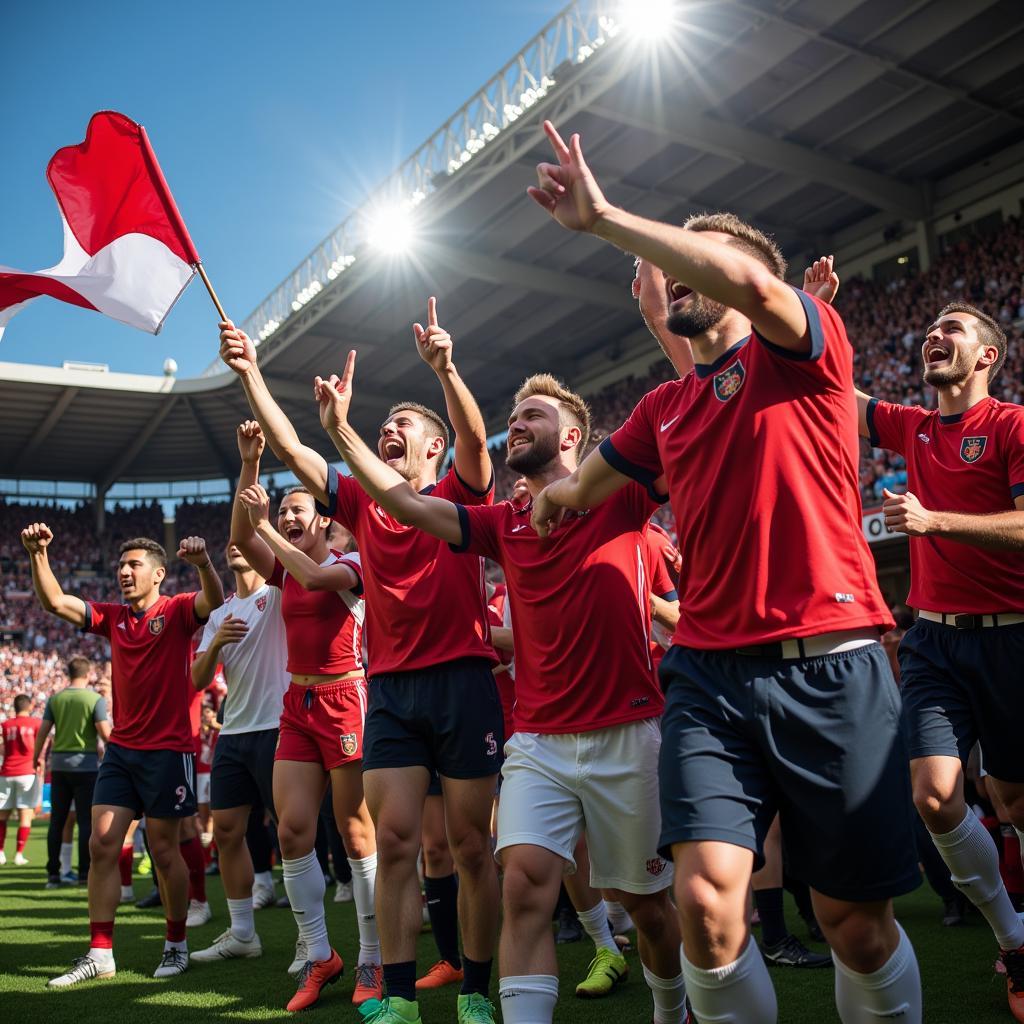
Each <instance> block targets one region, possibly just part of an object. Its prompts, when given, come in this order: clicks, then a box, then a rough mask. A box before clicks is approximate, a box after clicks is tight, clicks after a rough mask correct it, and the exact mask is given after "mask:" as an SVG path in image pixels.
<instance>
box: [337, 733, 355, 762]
mask: <svg viewBox="0 0 1024 1024" xmlns="http://www.w3.org/2000/svg"><path fill="white" fill-rule="evenodd" d="M358 749H359V740H357V739H356V734H355V733H354V732H347V733H345V734H344V736H342V737H341V752H342V753H343V754H344V755H345V756H346V757H351V756H352V755H353V754H354V753H355V752H356V751H357V750H358Z"/></svg>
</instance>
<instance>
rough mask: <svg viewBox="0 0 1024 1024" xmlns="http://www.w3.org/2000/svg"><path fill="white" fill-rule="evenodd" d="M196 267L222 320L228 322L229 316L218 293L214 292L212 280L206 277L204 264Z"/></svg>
mask: <svg viewBox="0 0 1024 1024" xmlns="http://www.w3.org/2000/svg"><path fill="white" fill-rule="evenodd" d="M194 266H195V268H196V270H198V271H199V276H200V277H201V278H202V279H203V284H205V285H206V290H207V291H208V292H209V293H210V298H211V299H213V304H214V305H215V306H216V307H217V312H218V313H220V318H221V320H227V318H228V315H227V313H225V312H224V307H223V306H222V305H221V304H220V299H218V298H217V293H216V292H215V291H214V290H213V285H212V284H210V279H209V278H208V277H207V276H206V271H205V270H204V269H203V265H202V263H196V264H194Z"/></svg>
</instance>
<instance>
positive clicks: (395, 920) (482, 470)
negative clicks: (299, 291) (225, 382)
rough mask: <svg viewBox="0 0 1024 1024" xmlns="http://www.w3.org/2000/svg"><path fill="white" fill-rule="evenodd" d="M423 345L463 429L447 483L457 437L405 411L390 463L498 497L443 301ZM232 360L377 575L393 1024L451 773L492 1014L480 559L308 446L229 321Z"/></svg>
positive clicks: (378, 779)
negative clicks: (391, 508) (410, 523)
mask: <svg viewBox="0 0 1024 1024" xmlns="http://www.w3.org/2000/svg"><path fill="white" fill-rule="evenodd" d="M413 332H414V336H415V341H416V348H417V351H418V352H419V354H420V356H421V357H422V358H423V360H424V361H425V362H426V363H427V364H428V365H429V366H430V367H431V369H432V370H433V371H434V372H435V374H436V375H437V378H438V381H439V382H440V384H441V388H442V390H443V392H444V396H445V403H446V406H447V411H448V418H449V419H450V420H451V423H452V426H453V427H454V428H455V435H456V441H455V459H454V462H453V465H452V468H451V470H450V471H449V472H448V474H447V475H446V476H445V477H444V478H443V479H441V480H440V481H438V471H439V469H440V467H441V466H442V464H443V460H444V455H445V451H446V449H447V447H448V429H447V427H446V425H445V423H444V421H443V420H442V419H441V417H440V416H438V415H437V413H435V412H433V411H432V410H430V409H427V408H425V407H424V406H421V405H418V404H416V403H414V402H413V403H410V402H405V403H398V404H396V405H394V406H393V407H392V409H391V410H390V411H389V413H388V415H387V417H386V418H385V420H384V422H383V423H382V424H381V428H380V438H379V440H378V444H377V451H378V455H379V456H380V460H381V462H382V463H386V464H387V465H389V466H391V467H393V468H394V469H395V470H396V471H397V472H398V473H399V474H400V475H401V476H402V477H403V478H404V479H405V480H407V481H409V482H410V483H411V484H412V486H413V487H414V488H415V489H416V490H425V491H434V492H436V493H437V494H438V495H444V496H445V497H449V498H452V499H454V500H457V501H461V502H464V503H465V504H467V505H476V504H489V503H490V502H491V501H492V500H493V472H492V468H491V462H490V457H489V456H488V454H487V432H486V430H485V428H484V422H483V417H482V416H481V415H480V410H479V409H478V408H477V405H476V402H475V401H474V399H473V396H472V395H471V394H470V392H469V389H468V388H467V387H466V385H465V383H464V382H463V381H462V378H461V377H460V376H459V373H458V371H457V369H456V366H455V362H454V360H453V358H452V351H453V344H452V339H451V337H450V335H449V334H448V333H447V332H446V331H445V330H444V329H443V328H441V327H440V326H439V325H438V322H437V308H436V303H435V301H434V299H433V298H431V299H430V301H429V303H428V309H427V326H426V328H425V329H424V328H423V327H421V326H420V325H419V324H416V325H414V328H413ZM221 358H222V359H223V360H224V361H225V362H226V363H227V364H228V366H230V367H231V368H232V369H233V370H234V371H235V372H236V373H237V374H238V375H239V377H240V379H241V382H242V385H243V387H244V388H245V392H246V396H247V397H248V399H249V404H250V406H251V407H252V410H253V413H254V414H255V416H256V418H257V419H258V420H259V421H260V425H261V426H262V428H263V431H264V433H265V434H266V437H267V441H268V442H269V444H270V446H271V448H273V450H274V452H275V453H276V454H277V455H278V457H279V458H281V460H282V461H283V462H284V463H285V464H286V465H287V466H288V467H289V469H291V470H292V472H294V473H295V475H296V476H297V477H298V478H299V480H300V481H302V483H303V484H304V485H305V486H306V487H307V488H308V489H309V490H310V491H311V492H312V493H313V494H314V495H315V496H316V498H317V500H318V501H319V502H320V503H321V510H322V511H324V512H326V513H327V514H329V515H331V516H332V517H333V518H334V519H336V520H337V521H339V522H340V523H341V524H342V525H343V526H345V527H346V528H347V529H348V530H349V531H350V532H351V533H352V534H353V535H354V536H355V538H356V542H357V544H358V546H359V551H360V554H361V556H362V559H363V566H364V567H365V569H366V577H365V586H366V595H365V596H366V613H367V632H366V637H367V648H368V654H369V669H370V672H369V707H368V709H367V715H366V731H365V735H364V750H363V771H364V785H365V789H366V800H367V804H368V806H369V808H370V813H371V815H372V817H373V819H374V824H375V825H376V828H377V831H378V834H379V836H380V839H379V846H378V868H377V870H378V875H379V879H380V884H379V885H378V886H377V922H378V926H379V929H380V942H381V954H382V959H383V973H384V982H385V990H386V991H387V993H388V999H387V1000H386V1001H385V1003H384V1004H383V1005H382V1006H381V1007H380V1008H379V1013H380V1020H379V1021H378V1019H377V1018H374V1024H389V1022H391V1021H401V1022H409V1024H413V1022H416V1021H418V1020H419V1010H418V1007H417V1004H416V989H415V985H416V960H415V958H416V939H417V936H418V935H419V931H420V920H421V919H420V913H419V907H420V905H421V902H420V896H419V880H418V876H417V872H416V860H417V855H418V852H419V846H420V835H421V816H422V810H423V801H424V798H425V795H426V792H427V787H428V785H429V782H430V778H431V773H432V772H435V771H436V772H437V773H438V774H439V775H440V776H441V780H442V788H443V795H444V801H445V816H446V820H447V827H448V838H449V841H450V844H451V847H452V856H453V858H454V860H455V866H456V869H457V871H458V875H459V909H460V916H459V921H460V926H461V931H462V941H463V953H464V955H463V958H462V961H463V981H462V991H461V993H460V995H459V997H458V1013H459V1021H460V1022H462V1021H464V1020H473V1021H485V1020H489V1019H491V1017H492V1016H493V1008H491V1006H490V1003H489V1002H488V1000H487V990H488V987H489V983H490V974H491V959H492V957H493V953H494V942H495V937H496V935H497V926H498V909H499V903H500V896H499V892H498V879H497V872H496V870H495V866H494V860H493V858H492V857H491V850H490V816H491V806H492V802H493V798H494V787H495V781H496V777H497V772H498V768H499V766H500V763H501V746H502V719H501V703H500V701H499V699H498V693H497V688H496V686H495V683H494V677H493V675H492V674H491V666H492V665H493V663H494V650H493V648H492V647H491V645H490V643H489V638H488V624H487V612H486V607H485V603H484V594H483V560H482V559H477V560H473V559H464V558H458V557H456V556H455V555H453V554H452V552H450V551H449V550H448V547H447V545H445V544H442V543H440V542H439V541H437V540H435V539H434V538H432V537H428V536H425V535H424V534H422V533H420V532H419V531H418V530H411V529H409V528H408V527H405V526H403V525H402V524H401V523H398V522H396V521H395V520H394V519H393V518H392V517H391V516H389V515H388V514H387V512H385V510H384V509H383V507H381V506H380V505H378V504H377V503H376V502H375V501H374V500H373V499H372V498H371V497H369V496H368V495H367V494H366V493H365V492H364V491H363V490H362V488H361V487H360V486H359V485H358V484H357V483H356V481H355V480H353V479H352V478H350V477H346V476H341V475H340V474H339V473H337V472H336V471H335V470H333V469H331V468H330V467H329V466H328V464H327V461H326V460H325V459H324V458H323V457H322V456H321V455H319V454H317V453H316V452H315V451H313V449H311V448H307V447H305V446H304V445H302V444H301V443H300V442H299V439H298V436H297V435H296V433H295V430H294V428H293V427H292V425H291V424H290V423H289V422H288V420H287V418H286V417H285V416H284V414H283V413H282V411H281V409H280V408H279V407H278V406H277V404H276V403H275V402H274V400H273V398H272V397H271V395H270V392H269V390H268V389H267V385H266V383H265V381H264V380H263V377H262V375H261V373H260V370H259V367H258V366H257V364H256V349H255V347H254V345H253V343H252V341H251V340H250V339H249V338H248V337H246V335H245V334H244V333H243V332H241V331H238V330H236V329H235V328H234V326H233V325H231V324H230V323H224V324H222V325H221Z"/></svg>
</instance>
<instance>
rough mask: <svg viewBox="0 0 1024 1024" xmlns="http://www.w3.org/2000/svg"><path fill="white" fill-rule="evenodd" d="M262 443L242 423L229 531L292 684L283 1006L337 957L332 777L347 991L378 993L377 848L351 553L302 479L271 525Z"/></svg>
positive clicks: (336, 969)
mask: <svg viewBox="0 0 1024 1024" xmlns="http://www.w3.org/2000/svg"><path fill="white" fill-rule="evenodd" d="M263 445H264V439H263V434H262V432H261V431H260V427H259V424H258V423H255V422H253V421H250V422H247V423H244V424H242V425H241V426H240V427H239V429H238V446H239V451H240V452H241V455H242V471H241V474H240V477H239V484H238V487H239V499H238V500H237V501H236V502H235V505H234V509H233V512H232V520H231V537H232V541H233V542H234V543H235V544H237V545H238V547H239V549H240V550H241V551H242V553H243V554H244V555H245V558H246V561H247V562H248V563H249V565H251V566H252V568H253V569H255V570H256V572H257V573H259V575H260V576H262V577H264V578H265V579H266V580H267V582H268V583H269V584H270V585H271V586H275V587H279V588H280V590H281V607H282V614H283V616H284V622H285V633H286V637H287V645H288V671H289V673H290V674H291V686H290V687H289V688H288V690H287V692H286V693H285V698H284V710H283V711H282V714H281V726H280V734H279V740H278V747H277V753H276V755H275V760H274V805H275V809H276V812H277V818H278V824H277V831H278V838H279V841H280V844H281V854H282V866H283V868H284V883H285V890H286V892H287V893H288V899H289V901H290V902H291V906H292V911H293V912H294V913H295V918H296V922H297V924H298V926H299V943H298V945H297V947H296V958H295V959H296V963H294V964H293V965H292V972H293V973H295V972H298V973H299V987H298V990H297V991H296V993H295V995H294V996H293V997H292V999H291V1000H290V1001H289V1003H288V1005H287V1009H289V1010H302V1009H305V1008H306V1007H308V1006H311V1005H312V1004H313V1003H315V1002H316V1001H317V999H318V998H319V995H320V990H321V989H322V988H323V986H324V985H326V984H329V983H332V982H334V981H335V980H337V978H338V977H340V975H341V973H342V969H343V967H342V961H341V958H340V957H339V956H338V954H337V953H336V952H335V951H334V950H333V949H332V948H331V945H330V942H329V941H328V938H327V926H326V922H325V918H324V891H325V889H324V877H323V872H322V870H321V868H320V865H319V863H318V862H317V859H316V854H315V852H314V843H315V839H316V822H317V815H318V812H319V809H320V803H321V801H322V799H323V795H324V791H325V789H326V787H327V782H328V779H330V780H331V782H332V789H333V794H334V816H335V819H336V821H337V825H338V831H339V832H340V833H341V836H342V839H343V840H344V842H345V848H346V850H347V852H348V854H349V858H350V859H349V864H350V865H351V867H352V879H353V896H354V899H355V903H356V912H357V916H358V922H359V960H358V964H357V967H356V988H355V992H354V993H353V997H352V998H353V1002H355V1003H356V1004H360V1003H362V1002H365V1001H366V1000H368V999H371V998H380V997H381V968H380V945H379V939H378V937H377V928H376V918H375V915H374V882H375V878H376V867H377V848H376V841H375V836H374V830H373V824H372V822H371V820H370V816H369V813H368V812H367V810H366V804H365V802H364V800H363V785H362V763H361V762H362V742H363V719H364V717H365V714H366V680H365V670H364V667H363V657H362V624H363V600H362V596H361V595H362V570H361V568H360V564H359V556H358V555H357V554H355V553H352V554H343V553H342V552H340V551H332V550H331V548H330V546H329V545H328V541H327V528H328V526H329V520H327V519H325V518H323V517H322V516H319V515H318V514H317V512H316V508H315V505H314V500H313V497H312V495H310V494H309V492H308V491H306V490H305V489H304V488H293V489H292V490H290V491H288V492H287V493H286V494H285V496H284V499H283V500H282V502H281V506H280V509H279V511H278V516H277V527H276V528H275V527H274V526H273V525H272V524H271V522H270V499H269V496H268V495H267V492H266V491H265V490H264V489H263V488H262V487H261V486H259V483H258V480H259V457H260V454H261V453H262V450H263Z"/></svg>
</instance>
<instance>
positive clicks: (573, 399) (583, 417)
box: [512, 373, 590, 454]
mask: <svg viewBox="0 0 1024 1024" xmlns="http://www.w3.org/2000/svg"><path fill="white" fill-rule="evenodd" d="M534 395H543V396H544V397H545V398H554V399H555V400H556V401H557V402H558V411H559V414H560V417H561V420H562V422H563V423H566V422H569V423H571V424H572V426H574V427H579V430H580V439H579V443H578V444H577V445H576V452H577V454H578V453H580V452H584V451H586V449H587V442H588V441H589V440H590V406H588V405H587V403H586V402H585V401H584V400H583V399H582V398H581V397H580V396H579V395H577V394H576V392H575V391H570V390H569V389H568V388H567V387H566V386H565V385H564V384H563V383H562V382H561V381H560V380H559V379H558V378H557V377H552V376H551V374H550V373H535V374H534V375H533V376H532V377H527V378H526V380H524V381H523V383H522V384H521V385H520V386H519V390H518V391H517V392H516V393H515V397H514V398H513V399H512V404H513V406H516V405H518V404H519V403H520V402H523V401H525V400H526V399H527V398H533V396H534Z"/></svg>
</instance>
